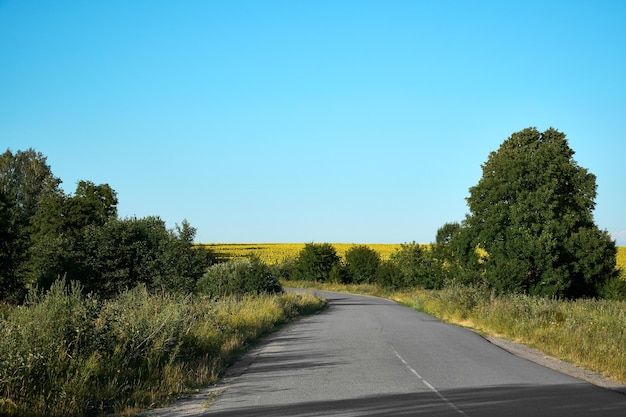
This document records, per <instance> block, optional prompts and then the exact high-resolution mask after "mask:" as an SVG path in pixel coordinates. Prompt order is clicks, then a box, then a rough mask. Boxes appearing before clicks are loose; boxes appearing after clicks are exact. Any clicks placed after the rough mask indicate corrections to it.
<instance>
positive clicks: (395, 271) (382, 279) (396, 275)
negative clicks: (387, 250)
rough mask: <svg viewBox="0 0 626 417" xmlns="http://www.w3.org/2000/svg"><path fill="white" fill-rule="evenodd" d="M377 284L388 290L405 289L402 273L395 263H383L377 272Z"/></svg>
mask: <svg viewBox="0 0 626 417" xmlns="http://www.w3.org/2000/svg"><path fill="white" fill-rule="evenodd" d="M376 284H378V285H379V286H381V287H382V288H386V289H396V288H403V287H404V280H403V277H402V271H401V270H400V268H399V267H398V265H397V264H396V263H395V262H393V261H390V260H389V261H382V262H381V263H380V265H379V266H378V270H377V271H376Z"/></svg>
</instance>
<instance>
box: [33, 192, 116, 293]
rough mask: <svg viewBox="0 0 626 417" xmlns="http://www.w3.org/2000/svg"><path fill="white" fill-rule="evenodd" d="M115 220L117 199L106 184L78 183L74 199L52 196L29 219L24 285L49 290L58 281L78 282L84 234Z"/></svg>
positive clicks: (83, 259)
mask: <svg viewBox="0 0 626 417" xmlns="http://www.w3.org/2000/svg"><path fill="white" fill-rule="evenodd" d="M116 217H117V196H116V193H115V191H114V190H113V189H112V188H111V187H110V186H109V185H108V184H100V185H95V184H94V183H92V182H90V181H79V182H78V184H77V186H76V191H75V193H74V195H71V196H70V195H65V194H61V193H58V194H52V195H49V196H46V197H43V198H41V199H40V201H39V205H38V208H37V211H36V213H35V214H34V215H33V216H32V217H31V235H30V238H31V246H30V249H29V257H28V261H27V262H26V265H27V266H28V268H27V269H28V282H30V283H32V284H37V285H38V286H39V287H41V288H49V287H50V286H51V285H52V283H53V282H54V281H55V280H56V279H57V278H59V277H66V278H67V279H68V280H76V281H78V280H81V279H82V278H83V275H85V273H86V268H88V267H87V265H85V259H86V254H85V253H84V247H85V245H84V240H85V236H86V235H85V233H84V230H85V228H86V227H88V226H96V227H101V226H104V225H105V223H106V222H107V221H110V220H113V219H115V218H116Z"/></svg>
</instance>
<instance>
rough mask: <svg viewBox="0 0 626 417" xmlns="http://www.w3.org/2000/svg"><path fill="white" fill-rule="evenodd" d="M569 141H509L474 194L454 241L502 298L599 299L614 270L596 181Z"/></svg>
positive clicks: (520, 136)
mask: <svg viewBox="0 0 626 417" xmlns="http://www.w3.org/2000/svg"><path fill="white" fill-rule="evenodd" d="M573 156H574V151H573V150H572V149H571V148H570V147H569V144H568V141H567V139H566V136H565V134H563V133H561V132H559V131H558V130H556V129H553V128H550V129H548V130H546V131H545V132H539V131H538V130H537V129H535V128H527V129H524V130H522V131H520V132H516V133H514V134H513V135H511V137H509V138H508V139H507V140H505V141H504V142H503V143H502V144H501V145H500V148H499V149H498V150H497V151H495V152H492V153H491V154H490V155H489V158H488V159H487V162H485V163H484V164H483V165H482V172H483V174H482V178H481V179H480V180H479V182H478V184H476V185H475V186H473V187H471V188H470V190H469V191H470V195H469V197H468V198H467V203H468V206H469V210H470V213H469V214H468V215H467V217H466V220H465V222H464V224H463V225H462V230H460V231H458V232H456V233H454V234H452V235H450V234H449V233H447V235H448V236H445V235H446V234H445V233H444V236H442V237H441V239H442V241H444V242H446V241H447V240H446V239H447V238H448V237H449V236H452V241H453V243H455V245H456V248H457V250H458V251H459V252H461V253H462V258H463V259H464V260H465V262H473V266H474V267H478V268H481V270H482V276H483V279H484V280H485V281H486V282H487V283H488V284H489V285H490V286H492V287H493V288H495V289H496V290H499V291H502V292H510V291H513V292H526V293H530V294H540V295H548V296H565V297H578V296H593V295H596V294H597V291H598V288H599V286H601V285H602V284H603V283H604V282H605V281H606V280H607V279H609V278H610V277H611V276H612V275H613V274H614V270H615V252H616V249H615V243H614V242H613V241H612V240H611V238H610V236H609V234H608V233H607V232H606V231H601V230H599V229H598V227H597V226H596V225H595V223H594V219H593V213H592V212H593V209H594V207H595V202H594V200H595V197H596V177H595V176H594V175H593V174H591V173H590V172H589V171H588V170H587V169H585V168H582V167H580V166H579V165H578V164H577V162H576V161H575V160H574V159H573Z"/></svg>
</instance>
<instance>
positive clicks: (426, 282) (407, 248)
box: [391, 242, 443, 289]
mask: <svg viewBox="0 0 626 417" xmlns="http://www.w3.org/2000/svg"><path fill="white" fill-rule="evenodd" d="M391 261H392V262H393V263H394V264H395V265H396V267H397V269H398V271H399V272H400V277H399V278H398V280H397V284H396V285H395V287H396V288H409V287H418V288H426V289H435V288H441V287H442V285H443V277H442V276H441V273H439V271H438V270H437V264H436V263H435V262H434V260H433V257H432V254H431V251H430V250H429V249H425V248H424V247H422V246H421V245H419V244H417V243H415V242H413V243H407V244H403V245H402V246H401V248H400V249H399V250H398V251H396V253H394V254H393V255H392V256H391Z"/></svg>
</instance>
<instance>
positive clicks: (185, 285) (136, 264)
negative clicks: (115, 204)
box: [73, 216, 214, 297]
mask: <svg viewBox="0 0 626 417" xmlns="http://www.w3.org/2000/svg"><path fill="white" fill-rule="evenodd" d="M194 236H195V229H193V228H191V227H190V226H189V225H188V224H187V223H186V222H184V223H183V226H182V227H178V228H177V230H175V231H171V230H168V229H167V228H166V227H165V222H163V220H161V219H160V218H158V217H154V216H151V217H145V218H141V219H137V218H127V219H121V220H112V221H109V222H107V223H106V224H105V225H104V226H101V227H88V228H86V229H85V235H84V242H83V247H82V250H83V254H82V258H83V259H85V265H86V268H85V269H84V270H83V271H82V274H81V275H80V276H77V277H73V278H76V279H77V280H79V281H81V282H82V283H83V284H84V286H85V289H86V290H87V291H92V292H97V293H99V294H101V295H103V296H106V297H110V296H113V295H115V294H116V293H117V292H119V291H122V290H123V289H125V288H132V287H134V286H135V285H137V284H139V283H143V284H145V285H146V286H147V287H148V288H149V289H151V290H154V291H158V290H160V291H165V290H167V291H180V292H191V291H193V290H194V288H195V285H196V282H197V280H198V279H200V277H201V276H202V274H203V273H204V270H205V268H206V267H208V266H209V265H211V264H212V263H213V262H214V259H213V257H212V256H211V253H210V252H209V251H208V250H206V249H203V248H195V247H194V246H193V242H192V240H193V237H194Z"/></svg>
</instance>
